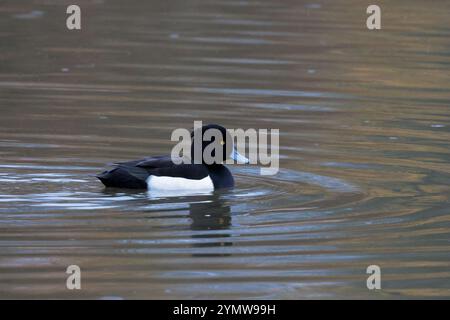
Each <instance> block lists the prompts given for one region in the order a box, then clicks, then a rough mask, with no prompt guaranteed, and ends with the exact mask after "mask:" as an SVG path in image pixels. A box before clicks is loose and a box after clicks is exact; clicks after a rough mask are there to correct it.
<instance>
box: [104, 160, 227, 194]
mask: <svg viewBox="0 0 450 320" xmlns="http://www.w3.org/2000/svg"><path fill="white" fill-rule="evenodd" d="M115 166H116V167H115V168H113V169H111V170H108V171H105V172H103V173H101V174H99V175H98V176H97V178H98V179H100V181H101V182H102V183H103V184H104V185H105V186H107V187H115V188H131V189H147V179H148V177H149V176H164V177H175V178H185V179H190V180H201V179H203V178H205V177H207V176H209V177H210V178H211V180H212V182H213V185H214V188H215V189H218V188H229V187H233V186H234V180H233V176H232V175H231V173H230V171H229V170H228V169H227V168H226V167H225V166H223V165H215V166H206V165H203V164H179V165H177V164H174V163H173V162H172V159H171V158H170V156H159V157H151V158H145V159H141V160H135V161H129V162H122V163H117V164H116V165H115Z"/></svg>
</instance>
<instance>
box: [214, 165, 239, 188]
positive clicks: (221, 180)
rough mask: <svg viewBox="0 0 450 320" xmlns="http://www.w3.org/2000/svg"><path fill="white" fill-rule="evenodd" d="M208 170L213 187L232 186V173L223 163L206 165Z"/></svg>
mask: <svg viewBox="0 0 450 320" xmlns="http://www.w3.org/2000/svg"><path fill="white" fill-rule="evenodd" d="M208 172H209V176H210V178H211V180H212V182H213V184H214V189H221V188H232V187H234V179H233V175H232V174H231V172H230V170H228V168H227V167H225V166H224V165H213V166H208Z"/></svg>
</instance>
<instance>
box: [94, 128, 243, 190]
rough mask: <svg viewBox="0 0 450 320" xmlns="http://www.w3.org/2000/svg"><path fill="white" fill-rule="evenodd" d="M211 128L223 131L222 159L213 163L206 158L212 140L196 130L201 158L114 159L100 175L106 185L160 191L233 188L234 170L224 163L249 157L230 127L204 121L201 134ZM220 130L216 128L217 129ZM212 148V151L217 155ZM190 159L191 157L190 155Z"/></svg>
mask: <svg viewBox="0 0 450 320" xmlns="http://www.w3.org/2000/svg"><path fill="white" fill-rule="evenodd" d="M209 129H215V130H218V131H219V132H220V134H221V141H220V146H221V147H222V155H223V156H222V159H219V161H214V162H212V163H210V162H209V161H205V159H204V156H203V155H204V151H205V149H206V148H208V146H209V149H212V148H211V146H210V145H211V144H212V143H213V142H215V139H213V138H211V141H204V139H200V140H198V139H194V134H195V132H192V133H191V155H194V154H195V150H201V162H199V163H198V164H197V163H194V161H188V163H186V162H184V163H181V164H176V163H174V162H173V161H172V158H171V156H154V157H148V158H144V159H140V160H134V161H128V162H121V163H115V164H114V168H112V169H111V170H107V171H104V172H102V173H100V174H99V175H97V178H98V179H99V180H100V181H101V182H102V183H103V184H104V185H105V186H106V187H114V188H127V189H148V190H149V191H151V190H157V191H177V190H191V191H212V190H214V189H220V188H231V187H233V186H234V179H233V176H232V174H231V172H230V171H229V170H228V169H227V167H225V166H224V165H223V162H225V160H227V159H230V158H231V159H233V160H235V161H237V162H238V163H249V160H248V159H247V158H245V157H244V156H242V155H240V154H239V153H238V152H237V150H236V148H235V147H234V144H233V139H231V136H230V134H229V133H228V131H227V130H226V129H225V128H224V127H222V126H220V125H217V124H209V125H204V126H202V127H201V128H199V129H197V130H201V134H202V137H203V135H204V133H205V132H206V131H207V130H209ZM216 132H217V131H216ZM214 152H215V151H213V152H212V153H211V154H212V156H214ZM188 160H190V159H188Z"/></svg>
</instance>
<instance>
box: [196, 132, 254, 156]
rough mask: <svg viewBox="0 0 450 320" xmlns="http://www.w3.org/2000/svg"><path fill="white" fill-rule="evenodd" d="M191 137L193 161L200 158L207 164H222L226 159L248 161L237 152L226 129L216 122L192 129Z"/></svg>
mask: <svg viewBox="0 0 450 320" xmlns="http://www.w3.org/2000/svg"><path fill="white" fill-rule="evenodd" d="M191 139H192V140H191V158H192V159H193V160H194V163H195V161H196V159H201V163H203V164H207V165H214V164H223V163H224V162H225V161H226V160H227V159H233V160H235V161H237V162H238V163H248V159H247V158H245V157H244V156H242V155H240V154H239V153H238V152H237V150H236V148H235V146H234V142H233V138H232V137H231V135H230V133H229V132H228V131H227V129H225V128H224V127H222V126H220V125H218V124H208V125H204V126H202V127H201V128H198V129H196V130H194V131H192V133H191ZM216 151H217V152H216ZM216 153H218V154H217V156H216Z"/></svg>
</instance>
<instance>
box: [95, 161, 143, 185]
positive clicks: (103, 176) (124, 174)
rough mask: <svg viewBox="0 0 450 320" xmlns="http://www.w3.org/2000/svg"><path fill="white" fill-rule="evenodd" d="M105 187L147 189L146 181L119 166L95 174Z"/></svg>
mask: <svg viewBox="0 0 450 320" xmlns="http://www.w3.org/2000/svg"><path fill="white" fill-rule="evenodd" d="M96 177H97V178H98V179H99V180H100V181H101V182H102V183H103V184H104V185H105V186H106V187H112V188H127V189H147V182H146V181H145V180H141V179H138V178H137V177H136V176H134V175H132V174H131V173H130V172H129V171H128V170H127V169H126V168H122V167H120V166H118V167H116V168H114V169H111V170H107V171H104V172H102V173H100V174H98V175H97V176H96Z"/></svg>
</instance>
